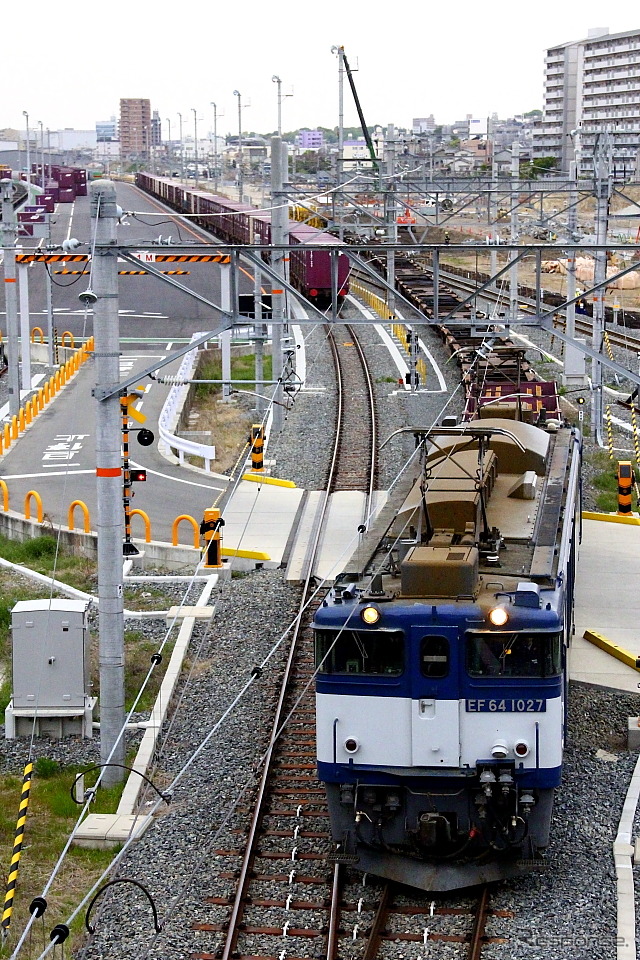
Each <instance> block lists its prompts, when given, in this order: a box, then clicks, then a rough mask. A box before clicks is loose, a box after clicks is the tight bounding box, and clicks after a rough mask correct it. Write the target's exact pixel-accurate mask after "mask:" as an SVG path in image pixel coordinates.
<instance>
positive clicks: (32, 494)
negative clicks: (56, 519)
mask: <svg viewBox="0 0 640 960" xmlns="http://www.w3.org/2000/svg"><path fill="white" fill-rule="evenodd" d="M31 498H33V499H34V500H35V502H36V511H37V517H38V523H42V521H43V520H44V511H43V509H42V497H41V496H40V494H39V493H38V491H37V490H29V491H28V492H27V493H26V494H25V497H24V517H25V520H31Z"/></svg>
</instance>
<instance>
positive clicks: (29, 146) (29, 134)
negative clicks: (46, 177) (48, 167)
mask: <svg viewBox="0 0 640 960" xmlns="http://www.w3.org/2000/svg"><path fill="white" fill-rule="evenodd" d="M22 116H23V117H25V118H26V121H27V203H31V142H30V141H31V131H30V130H29V114H28V113H27V111H26V110H23V111H22Z"/></svg>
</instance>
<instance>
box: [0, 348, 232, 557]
mask: <svg viewBox="0 0 640 960" xmlns="http://www.w3.org/2000/svg"><path fill="white" fill-rule="evenodd" d="M161 356H162V354H161V353H154V352H152V351H151V350H149V351H143V352H141V353H138V354H133V353H127V354H126V355H125V356H123V357H122V359H121V361H120V369H121V374H122V376H123V377H124V376H127V375H128V374H130V373H134V372H135V371H136V370H141V369H143V368H144V367H146V366H149V365H150V364H151V363H152V362H153V359H155V358H157V359H160V357H161ZM173 368H177V364H176V363H174V364H173V365H172V367H171V368H169V369H173ZM94 383H95V373H94V369H93V361H89V362H88V363H86V364H84V366H82V367H81V368H80V371H79V372H78V375H77V376H76V377H75V378H74V380H73V381H72V382H71V383H69V384H68V385H67V386H66V387H64V389H63V390H62V391H61V392H60V394H59V395H58V396H57V397H56V399H55V400H54V402H53V403H52V404H50V405H49V406H48V407H47V408H46V409H45V410H44V411H43V412H42V413H41V414H40V415H39V416H38V417H36V419H35V420H34V422H33V423H32V424H31V426H30V427H29V429H28V430H27V431H26V433H25V434H23V435H22V436H21V437H20V439H19V440H18V442H17V443H16V444H14V446H12V447H11V448H10V449H9V451H8V452H7V453H6V454H5V455H4V457H2V458H1V460H0V477H2V479H3V480H4V481H5V482H6V483H7V486H8V488H9V497H10V502H9V506H10V508H11V509H12V510H17V511H19V512H22V511H23V507H24V500H25V495H26V493H27V492H28V491H29V490H37V491H38V493H39V494H40V496H41V497H42V501H43V509H44V512H45V514H47V516H48V517H50V518H51V520H52V521H53V522H54V523H56V524H57V523H60V524H62V526H65V527H66V526H67V515H68V509H69V505H70V504H71V503H72V501H73V500H76V499H79V500H83V501H84V502H85V503H86V504H87V506H88V508H89V514H90V518H91V526H92V529H95V526H96V522H97V501H96V479H95V403H94V401H92V400H90V399H89V398H90V394H91V388H92V387H93V385H94ZM168 391H169V387H166V386H164V385H162V384H159V383H156V382H153V381H152V382H151V385H150V386H149V389H148V391H147V393H146V394H145V397H144V399H143V401H142V404H141V405H139V406H140V409H141V410H142V412H143V413H144V414H145V415H146V416H147V418H148V421H147V422H148V425H149V427H150V429H152V430H154V431H155V432H156V434H157V422H158V415H159V413H160V410H161V408H162V405H163V403H164V401H165V399H166V396H167V393H168ZM145 426H147V424H145ZM130 439H131V443H130V457H131V461H132V463H133V464H135V465H137V466H140V467H145V468H146V470H147V478H148V479H147V482H146V483H138V484H136V485H135V498H134V500H133V503H132V506H133V507H135V508H137V509H140V510H144V511H145V512H146V513H147V514H148V515H149V517H150V520H151V535H152V538H153V539H154V540H164V541H169V542H170V541H171V525H172V523H173V520H174V518H175V517H176V516H178V515H180V514H182V513H188V514H190V515H192V516H193V517H195V518H196V520H198V521H199V520H201V519H202V512H203V510H204V508H205V507H208V506H211V504H212V502H213V501H214V499H215V498H216V497H217V495H218V493H219V491H220V490H221V489H223V488H224V486H225V483H224V481H220V480H217V479H215V478H213V477H208V476H207V475H206V474H204V473H199V472H198V473H196V472H195V471H192V470H188V469H185V468H182V467H179V466H177V465H174V464H171V463H169V462H168V461H167V460H165V459H164V458H163V457H161V456H160V454H159V453H158V450H157V447H156V445H155V444H154V445H152V446H150V447H142V446H140V445H139V444H138V443H136V441H135V439H133V436H132V437H131V438H130ZM32 513H33V514H35V508H34V505H33V504H32ZM75 523H76V527H78V528H80V529H82V517H81V514H80V511H79V510H78V511H77V512H76V520H75ZM133 534H134V536H135V537H143V536H144V525H143V522H142V519H141V518H135V519H134V525H133ZM180 539H181V542H183V543H190V542H192V540H191V537H190V536H189V535H188V528H187V526H186V525H185V528H184V529H182V532H181V537H180Z"/></svg>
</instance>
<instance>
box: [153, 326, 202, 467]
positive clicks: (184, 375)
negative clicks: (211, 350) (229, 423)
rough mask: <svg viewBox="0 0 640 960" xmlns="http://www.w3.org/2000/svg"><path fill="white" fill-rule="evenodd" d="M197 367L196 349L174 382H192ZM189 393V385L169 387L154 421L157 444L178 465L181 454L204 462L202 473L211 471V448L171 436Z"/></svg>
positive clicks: (182, 366)
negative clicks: (164, 449)
mask: <svg viewBox="0 0 640 960" xmlns="http://www.w3.org/2000/svg"><path fill="white" fill-rule="evenodd" d="M201 336H202V334H201V333H194V334H193V335H192V337H191V339H192V340H196V339H198V338H199V337H201ZM197 365H198V350H197V348H194V349H193V350H189V352H188V353H185V355H184V357H183V358H182V363H181V364H180V368H179V370H178V373H177V374H174V376H175V379H176V380H192V379H193V376H194V373H195V370H196V367H197ZM188 394H189V384H188V383H184V384H176V385H175V386H173V387H171V389H170V390H169V394H168V396H167V399H166V400H165V402H164V406H163V408H162V411H161V413H160V417H159V418H158V430H159V433H160V442H161V443H163V444H164V446H165V448H166V451H167V452H169V453H173V452H174V451H175V452H176V454H177V456H178V460H179V461H180V463H181V464H182V463H184V458H185V454H186V455H187V456H191V457H202V458H203V459H204V468H205V470H211V461H212V460H215V458H216V448H215V446H210V445H208V444H205V443H197V442H196V441H195V440H186V439H185V438H183V437H178V436H176V434H175V432H174V431H175V430H176V429H177V426H178V423H179V422H180V415H181V413H182V409H183V407H184V405H185V403H186V400H187V396H188Z"/></svg>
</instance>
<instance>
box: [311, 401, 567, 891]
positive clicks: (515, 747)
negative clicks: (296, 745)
mask: <svg viewBox="0 0 640 960" xmlns="http://www.w3.org/2000/svg"><path fill="white" fill-rule="evenodd" d="M496 412H497V411H496V409H495V407H492V406H485V407H483V408H480V409H479V411H478V414H479V416H476V418H475V419H473V420H472V421H469V422H463V423H461V424H459V425H458V424H454V423H449V422H448V421H446V422H445V424H443V425H441V426H439V427H435V428H424V429H423V428H419V427H418V428H411V430H410V431H409V432H410V434H412V435H414V436H415V438H416V443H417V444H418V445H419V451H418V454H419V455H416V458H415V459H419V461H420V463H419V466H418V467H417V468H416V470H415V473H414V475H412V477H411V478H410V479H409V481H408V482H407V483H406V485H405V489H404V491H403V493H402V496H401V497H400V499H399V503H398V502H396V503H394V502H393V499H392V500H390V501H389V502H388V503H387V505H386V506H385V507H384V508H383V510H382V511H381V513H380V515H379V517H378V519H377V520H376V521H375V523H374V525H373V526H372V529H371V530H370V531H369V532H367V533H366V534H365V536H364V538H363V540H364V544H363V547H362V548H359V550H358V552H357V554H356V558H354V560H352V561H351V562H350V565H348V566H347V568H346V570H345V571H344V572H343V573H342V574H340V575H339V576H338V578H337V579H336V581H335V582H334V584H333V586H332V588H331V590H330V592H329V593H328V595H327V596H326V598H325V599H324V600H323V602H322V605H321V606H320V607H319V609H318V611H317V613H316V614H315V617H314V623H313V630H314V642H315V657H316V669H317V675H316V713H317V764H318V774H319V778H320V780H321V781H324V784H325V786H326V792H327V797H328V803H329V816H330V823H331V833H332V837H333V841H334V842H335V845H336V847H335V857H336V859H337V860H338V861H342V862H345V863H348V864H352V865H353V866H354V867H355V868H356V869H359V870H362V871H364V872H368V873H372V874H375V875H377V876H380V877H385V878H388V879H391V880H397V881H401V882H404V883H407V884H410V885H412V886H415V887H417V888H420V889H423V890H434V891H446V890H451V889H455V888H460V887H467V886H472V885H474V884H480V883H485V882H488V881H491V880H497V879H501V878H507V877H513V876H518V875H521V874H524V873H526V872H528V871H530V870H532V869H535V868H536V867H537V866H538V865H540V864H543V863H544V849H545V847H546V846H547V844H548V842H549V832H550V824H551V817H552V807H553V797H554V791H555V789H556V788H557V787H558V786H559V784H560V778H561V772H562V755H563V745H564V737H565V725H566V706H567V648H568V645H569V642H570V639H571V634H572V629H573V598H574V573H575V562H576V549H577V543H578V539H579V519H578V518H579V516H580V512H579V511H580V503H579V501H580V461H581V435H580V432H579V431H578V430H577V429H576V428H574V427H571V426H570V425H568V424H567V423H566V422H564V421H562V420H558V419H554V418H551V417H547V416H546V415H545V413H544V412H540V413H539V414H537V415H535V416H534V413H533V411H532V408H531V406H529V408H528V409H526V410H522V409H512V410H510V415H506V416H505V415H504V411H501V412H502V413H503V415H502V416H495V413H496ZM519 414H522V415H523V416H524V419H520V420H519V419H515V417H516V416H517V415H519ZM450 419H451V420H452V421H455V418H450ZM527 421H529V422H527Z"/></svg>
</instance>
